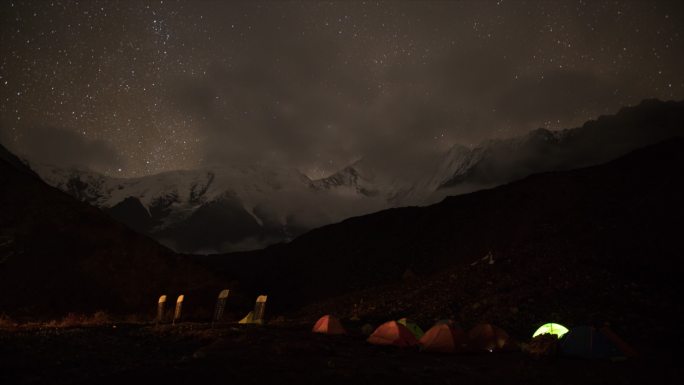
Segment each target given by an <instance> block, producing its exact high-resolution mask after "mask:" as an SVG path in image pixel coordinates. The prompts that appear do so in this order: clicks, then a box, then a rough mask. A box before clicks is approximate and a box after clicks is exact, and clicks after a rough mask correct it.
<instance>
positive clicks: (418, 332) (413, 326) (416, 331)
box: [397, 318, 425, 339]
mask: <svg viewBox="0 0 684 385" xmlns="http://www.w3.org/2000/svg"><path fill="white" fill-rule="evenodd" d="M397 322H399V323H400V324H402V325H404V326H406V328H407V329H408V330H410V331H411V333H413V336H414V337H416V339H420V337H422V336H423V334H425V332H423V329H421V328H420V326H418V324H417V323H415V322H412V321H409V320H408V319H407V318H401V319H400V320H398V321H397Z"/></svg>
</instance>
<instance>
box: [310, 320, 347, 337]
mask: <svg viewBox="0 0 684 385" xmlns="http://www.w3.org/2000/svg"><path fill="white" fill-rule="evenodd" d="M311 331H312V332H314V333H322V334H346V333H347V331H346V330H344V327H343V326H342V323H340V320H338V319H337V318H335V317H333V316H331V315H324V316H323V317H321V318H319V319H318V321H316V324H315V325H314V327H313V330H311Z"/></svg>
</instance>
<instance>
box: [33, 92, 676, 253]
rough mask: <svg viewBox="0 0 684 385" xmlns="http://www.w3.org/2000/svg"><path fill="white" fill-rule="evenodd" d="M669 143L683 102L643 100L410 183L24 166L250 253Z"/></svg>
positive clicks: (199, 248)
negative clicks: (361, 218)
mask: <svg viewBox="0 0 684 385" xmlns="http://www.w3.org/2000/svg"><path fill="white" fill-rule="evenodd" d="M674 136H684V102H660V101H656V100H647V101H644V102H642V103H641V104H640V105H638V106H635V107H628V108H623V109H622V110H620V112H619V113H618V114H616V115H612V116H602V117H600V118H599V119H597V120H594V121H589V122H587V123H585V124H584V125H583V126H582V127H578V128H574V129H567V130H562V131H549V130H546V129H542V128H540V129H537V130H533V131H531V132H529V133H527V134H525V135H521V136H518V137H513V138H507V139H496V140H488V141H485V142H483V143H481V144H480V145H478V146H476V147H472V148H470V147H465V146H462V145H455V146H453V147H452V148H451V149H450V150H449V151H448V152H447V153H446V154H444V156H443V157H442V158H441V160H440V161H439V162H438V164H436V165H435V166H434V167H433V169H432V170H431V172H426V173H424V174H423V175H418V176H416V177H402V176H401V175H393V176H390V175H388V174H386V173H384V172H381V171H378V169H376V168H375V167H373V164H371V162H368V161H366V160H365V159H360V160H357V161H355V162H354V163H352V164H350V165H348V166H347V167H345V168H343V169H341V170H340V171H338V172H336V173H334V174H332V175H330V176H329V177H327V178H323V179H318V180H311V179H309V178H308V177H306V176H305V175H304V174H302V173H301V172H299V171H297V170H294V169H287V168H279V167H264V166H243V167H237V166H235V167H216V168H203V169H197V170H187V171H172V172H165V173H161V174H157V175H151V176H145V177H141V178H129V179H125V178H113V177H107V176H104V175H101V174H98V173H94V172H89V171H83V170H74V169H63V168H58V167H50V166H45V165H31V167H32V169H33V170H34V171H35V172H36V173H38V174H39V175H40V176H41V177H42V178H43V179H44V180H45V181H46V182H47V183H49V184H51V185H53V186H55V187H58V188H60V189H62V190H64V191H66V192H68V193H70V194H71V195H73V196H75V197H77V198H78V199H80V200H82V201H86V202H89V203H91V204H93V205H95V206H98V207H100V208H103V209H104V210H106V211H108V212H109V213H110V215H112V216H113V217H114V218H117V219H119V220H120V221H122V222H124V223H126V224H128V225H129V226H130V227H132V228H134V229H136V230H137V231H139V232H142V233H145V234H148V235H150V236H152V237H154V238H156V239H157V240H159V241H160V242H162V243H163V244H165V245H167V246H170V247H171V248H173V249H175V250H179V251H185V252H194V253H202V252H205V253H206V252H224V251H234V250H247V249H255V248H259V247H263V246H265V245H268V244H272V243H276V242H280V241H287V240H289V239H292V238H293V237H295V236H297V235H299V234H301V233H303V232H305V231H307V230H310V229H313V228H315V227H319V226H322V225H326V224H330V223H334V222H338V221H341V220H343V219H345V218H349V217H351V216H358V215H363V214H368V213H370V212H373V211H378V210H382V209H385V208H389V207H398V206H407V205H427V204H432V203H435V202H437V201H440V200H441V199H443V198H444V197H446V196H448V195H456V194H462V193H468V192H472V191H475V190H479V189H483V188H489V187H493V186H497V185H501V184H504V183H508V182H511V181H514V180H517V179H520V178H524V177H525V176H527V175H530V174H533V173H539V172H547V171H559V170H566V169H571V168H578V167H583V166H589V165H595V164H599V163H603V162H606V161H608V160H612V159H615V158H617V157H619V156H622V155H624V154H626V153H627V152H629V151H632V150H634V149H636V148H639V147H643V146H646V145H649V144H652V143H656V142H659V141H662V140H665V139H668V138H671V137H674Z"/></svg>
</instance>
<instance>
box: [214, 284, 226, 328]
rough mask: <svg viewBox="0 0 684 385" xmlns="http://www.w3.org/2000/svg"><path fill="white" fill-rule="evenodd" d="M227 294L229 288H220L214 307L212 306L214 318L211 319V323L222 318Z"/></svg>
mask: <svg viewBox="0 0 684 385" xmlns="http://www.w3.org/2000/svg"><path fill="white" fill-rule="evenodd" d="M229 294H230V290H228V289H224V290H221V292H220V293H219V295H218V299H217V300H216V308H214V318H213V319H212V320H211V323H212V324H213V323H214V322H218V321H220V320H221V318H223V311H224V310H225V309H226V300H227V299H228V295H229Z"/></svg>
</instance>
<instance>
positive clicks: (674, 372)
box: [0, 323, 682, 385]
mask: <svg viewBox="0 0 684 385" xmlns="http://www.w3.org/2000/svg"><path fill="white" fill-rule="evenodd" d="M642 352H643V354H642V356H641V357H640V358H637V359H633V360H630V361H623V362H607V361H587V360H577V359H568V358H547V359H541V360H538V359H533V358H531V357H529V356H527V355H525V354H523V353H498V354H497V353H492V354H470V355H435V354H425V353H420V352H418V351H417V350H413V349H398V348H383V347H376V346H371V345H369V344H367V343H366V342H365V340H364V337H363V336H361V335H356V336H354V335H350V336H325V335H316V334H313V333H311V332H310V331H309V329H308V327H305V326H292V325H290V326H280V327H277V326H267V327H257V326H249V325H248V326H244V325H240V326H238V325H225V326H221V327H218V328H214V329H209V328H208V326H207V325H206V324H193V323H185V324H181V325H179V326H175V327H174V326H162V327H158V328H155V327H151V326H146V325H140V324H117V325H111V324H110V325H99V326H90V327H71V328H54V327H53V328H46V327H36V326H34V327H19V328H14V329H0V383H2V384H15V383H16V384H38V383H56V384H80V383H84V384H85V383H100V384H103V383H104V384H107V383H112V384H127V383H160V384H161V383H163V384H167V385H168V384H180V383H195V384H213V383H231V384H245V383H247V384H249V383H254V384H264V383H297V384H306V383H319V384H320V383H327V384H349V383H355V384H359V383H372V384H379V383H394V384H402V383H421V384H469V383H475V384H488V383H491V384H494V383H496V384H501V383H521V384H523V383H524V384H547V385H548V384H579V383H582V384H584V383H602V384H629V383H674V382H675V379H681V375H682V369H681V368H678V365H677V363H676V361H675V359H674V358H673V355H670V354H668V353H666V352H657V351H656V350H653V349H645V350H642Z"/></svg>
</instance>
